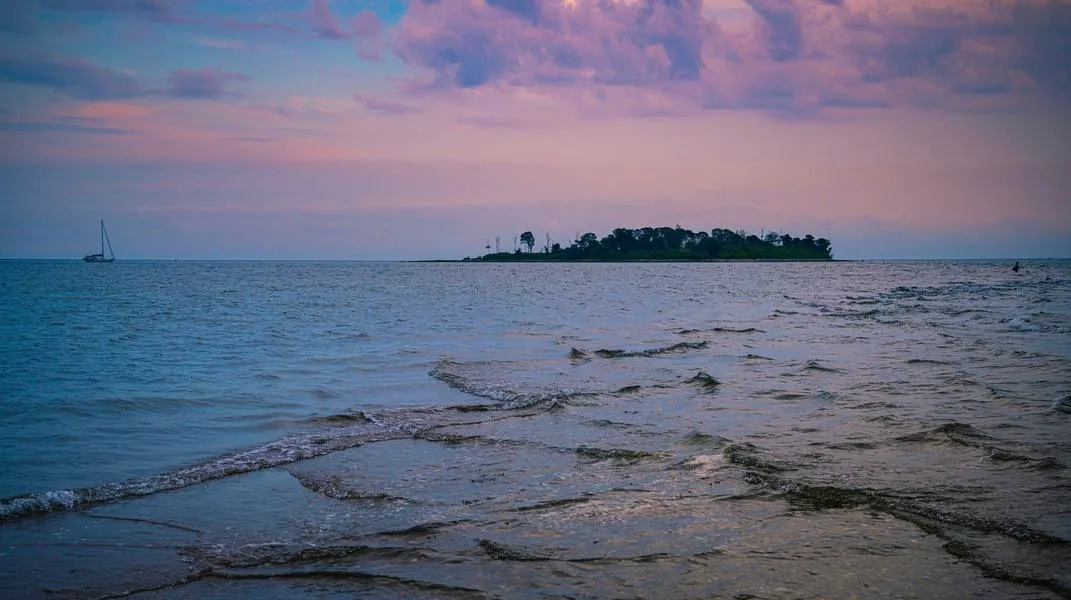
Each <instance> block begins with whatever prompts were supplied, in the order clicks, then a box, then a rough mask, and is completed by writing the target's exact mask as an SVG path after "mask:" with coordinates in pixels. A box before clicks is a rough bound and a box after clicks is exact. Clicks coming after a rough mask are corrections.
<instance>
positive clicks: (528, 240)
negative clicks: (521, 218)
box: [521, 231, 535, 252]
mask: <svg viewBox="0 0 1071 600" xmlns="http://www.w3.org/2000/svg"><path fill="white" fill-rule="evenodd" d="M521 243H522V244H524V245H525V246H528V252H531V251H532V248H533V247H535V236H534V235H532V232H531V231H525V232H524V233H522V234H521Z"/></svg>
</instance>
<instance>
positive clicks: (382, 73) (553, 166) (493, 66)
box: [0, 0, 1071, 259]
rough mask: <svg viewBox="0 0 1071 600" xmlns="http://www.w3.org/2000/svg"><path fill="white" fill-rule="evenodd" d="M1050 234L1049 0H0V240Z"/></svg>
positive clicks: (1063, 122) (865, 240)
mask: <svg viewBox="0 0 1071 600" xmlns="http://www.w3.org/2000/svg"><path fill="white" fill-rule="evenodd" d="M101 218H103V219H105V221H106V222H107V224H108V229H109V232H110V234H111V238H112V242H113V244H114V246H115V250H116V252H117V253H118V254H119V256H120V258H132V259H133V258H282V259H285V258H294V259H320V258H322V259H413V258H459V257H462V256H466V255H472V256H475V255H477V254H481V253H483V251H484V250H483V249H484V246H485V245H486V244H487V243H488V241H489V240H490V243H492V244H493V243H494V241H493V240H494V238H495V236H499V237H500V239H501V240H502V245H503V246H505V247H510V248H511V247H512V245H513V237H514V236H516V235H518V234H519V233H521V232H523V231H525V230H531V231H533V232H534V233H535V237H536V238H537V239H538V240H540V241H541V242H542V240H543V239H544V236H545V235H546V234H548V233H549V234H550V236H551V238H552V240H554V241H558V242H561V243H563V245H564V244H568V243H569V242H570V241H572V240H573V239H574V238H575V237H576V235H577V234H578V233H583V232H586V231H593V232H595V233H597V234H599V235H600V236H601V235H604V234H605V233H607V232H609V231H610V230H611V229H612V228H614V227H642V226H648V225H649V226H662V225H669V226H674V225H681V226H682V227H686V228H689V229H693V230H701V229H705V230H710V229H712V228H715V227H727V228H730V229H745V230H747V231H749V232H754V233H760V232H761V231H763V230H765V231H770V230H775V231H780V232H788V233H791V234H793V235H797V236H802V235H804V234H806V233H812V234H814V235H815V236H816V237H827V238H829V239H831V240H832V241H833V246H834V253H835V255H836V256H837V257H838V258H918V257H923V258H927V257H929V258H940V257H948V258H959V257H964V258H972V257H974V258H978V257H1051V256H1062V257H1068V256H1071V3H1069V2H1062V1H1058V0H895V1H892V0H411V1H408V2H406V1H402V0H311V1H310V0H2V2H0V258H16V257H42V258H44V257H56V258H77V257H79V256H81V254H82V253H84V252H86V251H88V250H91V249H92V248H93V247H94V244H95V243H97V235H98V225H97V221H98V220H99V219H101Z"/></svg>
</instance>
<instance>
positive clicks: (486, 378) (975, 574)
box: [0, 261, 1071, 598]
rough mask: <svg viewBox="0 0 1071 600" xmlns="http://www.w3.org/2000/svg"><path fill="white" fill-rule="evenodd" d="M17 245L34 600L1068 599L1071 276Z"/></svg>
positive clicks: (23, 460)
mask: <svg viewBox="0 0 1071 600" xmlns="http://www.w3.org/2000/svg"><path fill="white" fill-rule="evenodd" d="M1024 266H1025V267H1026V268H1025V269H1024V271H1022V272H1020V273H1019V274H1014V273H1012V272H1011V271H1010V268H1009V267H1008V265H1006V264H1004V263H1002V262H983V261H964V262H853V263H703V264H692V263H675V264H674V263H658V264H652V263H649V264H565V265H551V264H516V265H510V264H460V263H436V264H432V263H425V264H421V263H411V264H407V263H261V262H250V263H241V262H235V263H213V262H205V263H186V262H118V263H114V264H111V265H85V264H81V263H74V262H61V261H54V262H48V261H42V262H30V261H26V262H23V261H10V262H3V263H0V276H2V277H0V297H2V298H4V302H5V305H6V307H7V310H5V311H4V312H3V313H2V314H0V339H2V340H3V342H4V343H3V344H2V346H0V423H2V426H0V452H2V453H3V455H4V457H5V460H4V461H2V462H0V497H2V498H6V499H5V500H3V501H0V578H3V579H4V580H5V581H9V582H14V587H11V588H10V589H13V590H16V591H17V592H18V593H17V595H16V596H13V597H44V596H47V597H57V595H58V597H116V596H119V595H124V594H127V593H133V594H134V596H135V597H146V598H187V597H189V598H193V597H204V596H209V597H249V596H255V597H265V598H271V597H278V598H289V597H332V596H342V597H364V596H368V597H377V598H379V597H434V598H440V597H455V596H456V597H466V598H468V597H473V598H479V597H510V598H553V597H560V598H566V597H571V598H604V597H605V598H610V597H615V598H616V597H645V598H660V597H680V598H693V597H694V598H699V597H704V598H707V597H727V598H730V597H748V596H750V597H757V598H782V597H785V598H790V597H791V598H795V597H838V598H849V597H868V598H871V597H889V598H893V597H937V596H940V597H965V598H966V597H1023V598H1047V597H1061V596H1063V597H1066V596H1068V595H1071V575H1069V572H1068V569H1067V568H1066V565H1067V564H1071V508H1069V504H1068V502H1067V500H1068V498H1069V497H1071V477H1069V475H1068V466H1069V465H1071V438H1069V437H1068V431H1069V427H1071V421H1069V420H1071V398H1069V394H1071V335H1069V334H1071V262H1068V261H1037V262H1033V263H1031V262H1027V263H1024Z"/></svg>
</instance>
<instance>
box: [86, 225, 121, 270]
mask: <svg viewBox="0 0 1071 600" xmlns="http://www.w3.org/2000/svg"><path fill="white" fill-rule="evenodd" d="M105 242H107V244H108V254H105V253H104V244H105ZM82 260H84V261H86V262H87V263H110V262H115V251H114V250H112V241H111V239H109V238H108V230H107V229H105V228H104V220H103V219H101V221H100V252H98V253H95V254H86V255H85V256H83V257H82Z"/></svg>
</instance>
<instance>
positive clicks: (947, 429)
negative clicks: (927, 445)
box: [895, 421, 993, 446]
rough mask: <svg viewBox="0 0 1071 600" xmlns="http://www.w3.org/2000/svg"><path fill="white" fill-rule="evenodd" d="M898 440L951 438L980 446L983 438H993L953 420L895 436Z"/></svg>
mask: <svg viewBox="0 0 1071 600" xmlns="http://www.w3.org/2000/svg"><path fill="white" fill-rule="evenodd" d="M895 439H896V441H898V442H943V441H947V440H951V441H953V442H956V443H957V444H962V445H964V446H982V445H983V440H991V439H993V438H992V437H991V436H990V435H988V434H987V433H985V432H984V431H981V430H980V429H976V428H974V427H972V426H970V425H968V424H966V423H959V422H955V421H953V422H952V423H945V424H944V425H940V426H938V427H934V428H932V429H927V430H925V431H920V432H918V433H910V434H907V435H902V436H899V437H897V438H895Z"/></svg>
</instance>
